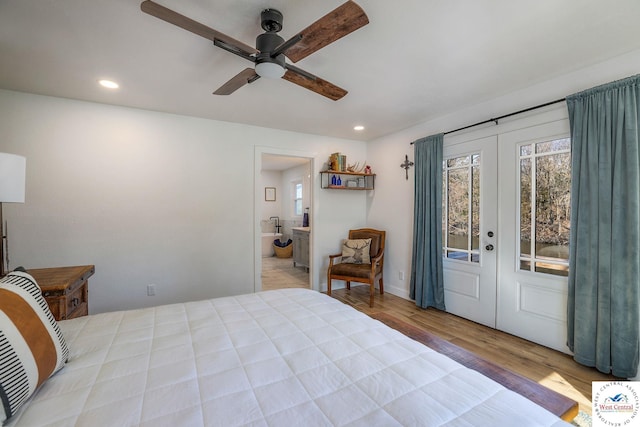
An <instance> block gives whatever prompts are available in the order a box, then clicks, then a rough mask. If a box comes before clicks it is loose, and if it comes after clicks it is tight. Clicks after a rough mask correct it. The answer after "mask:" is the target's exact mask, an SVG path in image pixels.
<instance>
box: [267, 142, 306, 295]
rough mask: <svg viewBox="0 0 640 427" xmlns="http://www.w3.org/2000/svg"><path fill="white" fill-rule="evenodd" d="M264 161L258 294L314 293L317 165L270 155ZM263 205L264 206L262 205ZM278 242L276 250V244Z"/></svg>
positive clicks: (287, 156)
mask: <svg viewBox="0 0 640 427" xmlns="http://www.w3.org/2000/svg"><path fill="white" fill-rule="evenodd" d="M258 155H259V156H260V174H259V179H257V182H258V185H257V186H256V192H257V193H260V194H256V203H257V208H258V209H256V211H257V214H258V217H259V226H258V227H257V232H256V234H257V235H258V236H256V237H258V238H259V242H260V245H259V247H256V266H257V267H258V266H259V271H260V274H259V277H258V275H256V286H255V288H256V291H259V290H272V289H282V288H307V289H308V288H310V287H311V282H310V277H311V276H310V274H309V273H310V269H311V257H310V256H309V254H310V251H311V248H310V238H309V237H310V234H311V233H310V231H311V227H310V225H311V224H310V222H311V221H310V218H309V213H310V212H312V209H311V207H312V206H311V203H312V190H311V185H312V184H311V183H312V179H311V170H312V159H311V158H308V157H304V156H294V155H289V154H287V153H286V152H285V153H284V154H283V153H282V152H279V150H278V151H277V152H269V150H268V149H264V150H263V151H262V152H260V153H256V156H258ZM258 200H260V201H259V202H258ZM274 242H275V244H274Z"/></svg>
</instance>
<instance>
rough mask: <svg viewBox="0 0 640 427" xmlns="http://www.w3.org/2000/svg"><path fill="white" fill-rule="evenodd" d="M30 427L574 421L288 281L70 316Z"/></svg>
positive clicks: (22, 417)
mask: <svg viewBox="0 0 640 427" xmlns="http://www.w3.org/2000/svg"><path fill="white" fill-rule="evenodd" d="M60 326H61V328H62V330H63V332H64V335H65V337H66V339H67V340H68V344H69V347H70V350H71V357H70V361H69V363H68V364H67V365H66V367H65V368H64V369H63V370H62V371H60V372H59V373H58V374H56V375H55V376H54V377H52V378H51V379H50V380H48V381H47V382H46V383H45V384H44V385H43V386H42V387H41V389H40V390H38V392H37V393H36V395H35V396H34V397H33V398H32V399H31V400H30V401H29V402H28V403H27V405H26V407H24V408H23V410H21V412H20V413H19V414H18V415H16V417H15V418H14V419H12V420H11V423H10V425H20V426H40V425H51V426H91V427H96V426H134V425H142V426H154V427H155V426H224V427H229V426H238V425H250V426H368V427H369V426H385V427H386V426H400V425H402V426H474V427H476V426H490V427H496V426H561V425H568V424H566V423H564V422H563V421H561V420H560V419H559V418H557V417H555V416H554V415H552V414H551V413H549V412H547V411H546V410H545V409H543V408H541V407H539V406H537V405H535V404H534V403H532V402H530V401H529V400H527V399H525V398H524V397H521V396H520V395H518V394H516V393H513V392H511V391H509V390H507V389H505V388H504V387H502V386H501V385H499V384H497V383H495V382H494V381H492V380H490V379H488V378H487V377H484V376H483V375H481V374H479V373H477V372H476V371H473V370H470V369H467V368H465V367H463V366H461V365H460V364H458V363H456V362H454V361H452V360H451V359H449V358H447V357H445V356H443V355H440V354H439V353H437V352H435V351H433V350H431V349H429V348H428V347H425V346H423V345H422V344H420V343H418V342H415V341H413V340H411V339H409V338H407V337H405V336H404V335H402V334H400V333H399V332H397V331H395V330H393V329H391V328H388V327H387V326H385V325H383V324H382V323H380V322H378V321H376V320H373V319H371V318H369V317H367V316H365V315H364V314H362V313H360V312H358V311H356V310H354V309H352V308H350V307H348V306H346V305H344V304H342V303H340V302H338V301H336V300H334V299H332V298H330V297H327V296H326V295H323V294H320V293H317V292H313V291H309V290H304V289H285V290H279V291H269V292H261V293H257V294H250V295H242V296H237V297H229V298H218V299H212V300H206V301H198V302H192V303H186V304H173V305H167V306H160V307H154V308H146V309H140V310H133V311H121V312H114V313H104V314H98V315H92V316H87V317H82V318H79V319H74V320H67V321H63V322H60Z"/></svg>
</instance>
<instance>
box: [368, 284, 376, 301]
mask: <svg viewBox="0 0 640 427" xmlns="http://www.w3.org/2000/svg"><path fill="white" fill-rule="evenodd" d="M375 291H376V285H375V282H371V285H369V307H373V295H374V293H375Z"/></svg>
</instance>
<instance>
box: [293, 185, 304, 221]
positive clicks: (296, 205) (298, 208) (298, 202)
mask: <svg viewBox="0 0 640 427" xmlns="http://www.w3.org/2000/svg"><path fill="white" fill-rule="evenodd" d="M293 216H302V181H294V182H293Z"/></svg>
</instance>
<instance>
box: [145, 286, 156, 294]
mask: <svg viewBox="0 0 640 427" xmlns="http://www.w3.org/2000/svg"><path fill="white" fill-rule="evenodd" d="M155 294H156V285H147V295H148V296H150V297H152V296H154V295H155Z"/></svg>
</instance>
